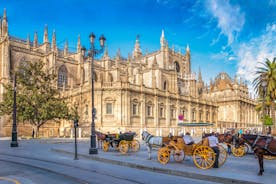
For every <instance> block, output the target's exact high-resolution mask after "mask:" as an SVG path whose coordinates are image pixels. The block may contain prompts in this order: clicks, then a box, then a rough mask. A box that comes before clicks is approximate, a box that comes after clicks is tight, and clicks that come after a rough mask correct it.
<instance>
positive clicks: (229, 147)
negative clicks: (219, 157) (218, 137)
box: [227, 144, 232, 155]
mask: <svg viewBox="0 0 276 184" xmlns="http://www.w3.org/2000/svg"><path fill="white" fill-rule="evenodd" d="M227 153H228V155H231V153H232V150H231V144H227Z"/></svg>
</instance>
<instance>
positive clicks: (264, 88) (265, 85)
mask: <svg viewBox="0 0 276 184" xmlns="http://www.w3.org/2000/svg"><path fill="white" fill-rule="evenodd" d="M261 85H262V88H263V112H262V114H263V124H262V132H263V134H264V133H265V132H264V123H265V95H266V87H267V81H266V80H265V79H263V80H262V83H261Z"/></svg>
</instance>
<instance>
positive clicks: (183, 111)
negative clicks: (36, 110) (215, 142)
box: [0, 10, 261, 137]
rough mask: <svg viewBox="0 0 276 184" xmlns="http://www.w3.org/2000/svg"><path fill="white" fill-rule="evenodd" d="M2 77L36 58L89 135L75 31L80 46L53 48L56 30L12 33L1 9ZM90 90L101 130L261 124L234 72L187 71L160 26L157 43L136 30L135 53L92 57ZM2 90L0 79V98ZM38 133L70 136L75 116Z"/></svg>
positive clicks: (26, 131) (195, 131)
mask: <svg viewBox="0 0 276 184" xmlns="http://www.w3.org/2000/svg"><path fill="white" fill-rule="evenodd" d="M0 23H1V24H0V25H1V26H0V67H1V70H0V79H1V82H4V83H5V82H10V81H12V76H11V72H12V71H13V70H15V69H16V67H17V66H18V65H20V64H22V63H24V62H32V61H39V62H43V63H45V64H46V67H48V68H54V70H55V72H56V74H57V76H58V80H57V84H56V85H57V88H58V89H59V90H60V92H61V94H62V95H63V96H64V97H66V99H67V100H68V102H69V103H70V104H71V105H76V106H77V108H78V113H79V115H80V119H79V125H80V126H79V129H78V136H79V137H88V136H89V135H90V131H91V119H92V118H91V116H92V113H91V112H92V109H91V86H92V80H91V78H92V77H91V57H88V56H85V55H84V54H83V53H82V46H81V39H80V36H78V38H77V39H78V41H77V49H76V51H75V52H71V51H69V49H68V42H67V41H66V42H65V43H64V47H63V48H62V49H61V48H58V47H57V44H56V33H55V31H53V33H52V38H51V40H50V39H49V36H48V28H47V26H45V28H44V34H43V43H39V42H38V36H39V35H38V34H37V33H36V32H35V33H34V36H33V39H32V40H31V38H30V36H28V37H27V38H26V39H22V38H16V37H14V36H12V35H10V34H9V31H8V20H7V14H6V10H4V13H3V17H2V19H0ZM94 69H95V70H94V71H95V72H94V81H95V83H94V94H95V95H94V96H95V98H94V99H95V108H96V120H95V124H96V130H97V131H101V132H111V133H113V132H114V133H118V132H125V131H135V132H136V133H138V134H140V133H141V131H142V130H147V131H149V132H151V133H152V134H154V135H161V136H162V135H163V136H166V135H168V134H169V133H172V134H174V135H177V134H179V133H184V132H187V131H189V132H191V134H192V135H201V133H202V132H209V131H218V132H224V131H227V129H229V128H237V129H240V128H242V129H260V128H261V122H260V120H259V117H258V113H257V112H256V110H255V106H256V101H255V100H254V99H253V98H252V97H251V96H250V95H249V92H248V87H247V85H246V84H245V83H244V82H243V81H241V80H238V79H237V78H236V77H235V78H234V79H232V78H231V77H230V76H229V75H228V74H227V73H224V72H222V73H220V74H218V75H217V76H216V77H215V78H214V79H213V80H211V81H210V83H209V84H206V83H204V81H203V80H202V76H201V71H200V70H199V71H198V73H197V74H195V73H194V72H192V70H191V51H190V48H189V46H187V47H186V51H185V53H182V52H181V51H178V52H177V51H175V50H174V49H173V48H170V47H169V44H168V41H167V40H166V38H165V33H164V31H163V30H162V32H161V36H160V49H159V50H158V51H155V52H152V53H142V51H141V48H140V40H139V37H137V38H136V41H135V44H134V49H133V52H132V54H129V56H128V57H127V58H124V57H122V56H121V54H120V49H118V52H117V55H116V57H114V58H111V57H110V56H109V54H108V49H107V48H105V51H104V53H103V55H102V57H101V58H100V59H96V60H94ZM4 91H5V89H4V87H3V85H2V84H1V85H0V100H2V98H3V93H4ZM11 124H12V119H11V117H10V116H2V117H1V119H0V136H9V135H10V132H11ZM40 130H41V132H40V136H42V137H56V136H60V137H70V136H72V132H73V122H70V121H66V120H60V121H58V122H56V121H55V122H47V123H46V124H44V125H43V126H42V127H41V128H40ZM31 133H32V127H31V126H30V125H29V124H28V122H18V135H19V136H30V135H31Z"/></svg>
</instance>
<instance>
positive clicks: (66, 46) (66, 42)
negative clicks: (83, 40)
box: [63, 40, 68, 56]
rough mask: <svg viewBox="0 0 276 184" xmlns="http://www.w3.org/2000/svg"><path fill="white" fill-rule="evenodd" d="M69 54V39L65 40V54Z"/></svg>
mask: <svg viewBox="0 0 276 184" xmlns="http://www.w3.org/2000/svg"><path fill="white" fill-rule="evenodd" d="M67 54H68V40H66V41H65V44H64V49H63V55H64V56H66V55H67Z"/></svg>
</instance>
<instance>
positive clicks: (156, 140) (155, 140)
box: [142, 131, 163, 160]
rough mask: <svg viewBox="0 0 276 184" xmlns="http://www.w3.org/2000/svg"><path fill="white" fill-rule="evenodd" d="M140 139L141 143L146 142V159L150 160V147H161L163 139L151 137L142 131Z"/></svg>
mask: <svg viewBox="0 0 276 184" xmlns="http://www.w3.org/2000/svg"><path fill="white" fill-rule="evenodd" d="M142 139H143V141H145V142H146V144H147V149H148V159H149V160H150V159H151V150H152V145H155V146H160V147H161V146H162V145H163V143H162V142H163V138H162V137H161V136H153V135H151V134H150V133H148V132H147V131H143V133H142Z"/></svg>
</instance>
